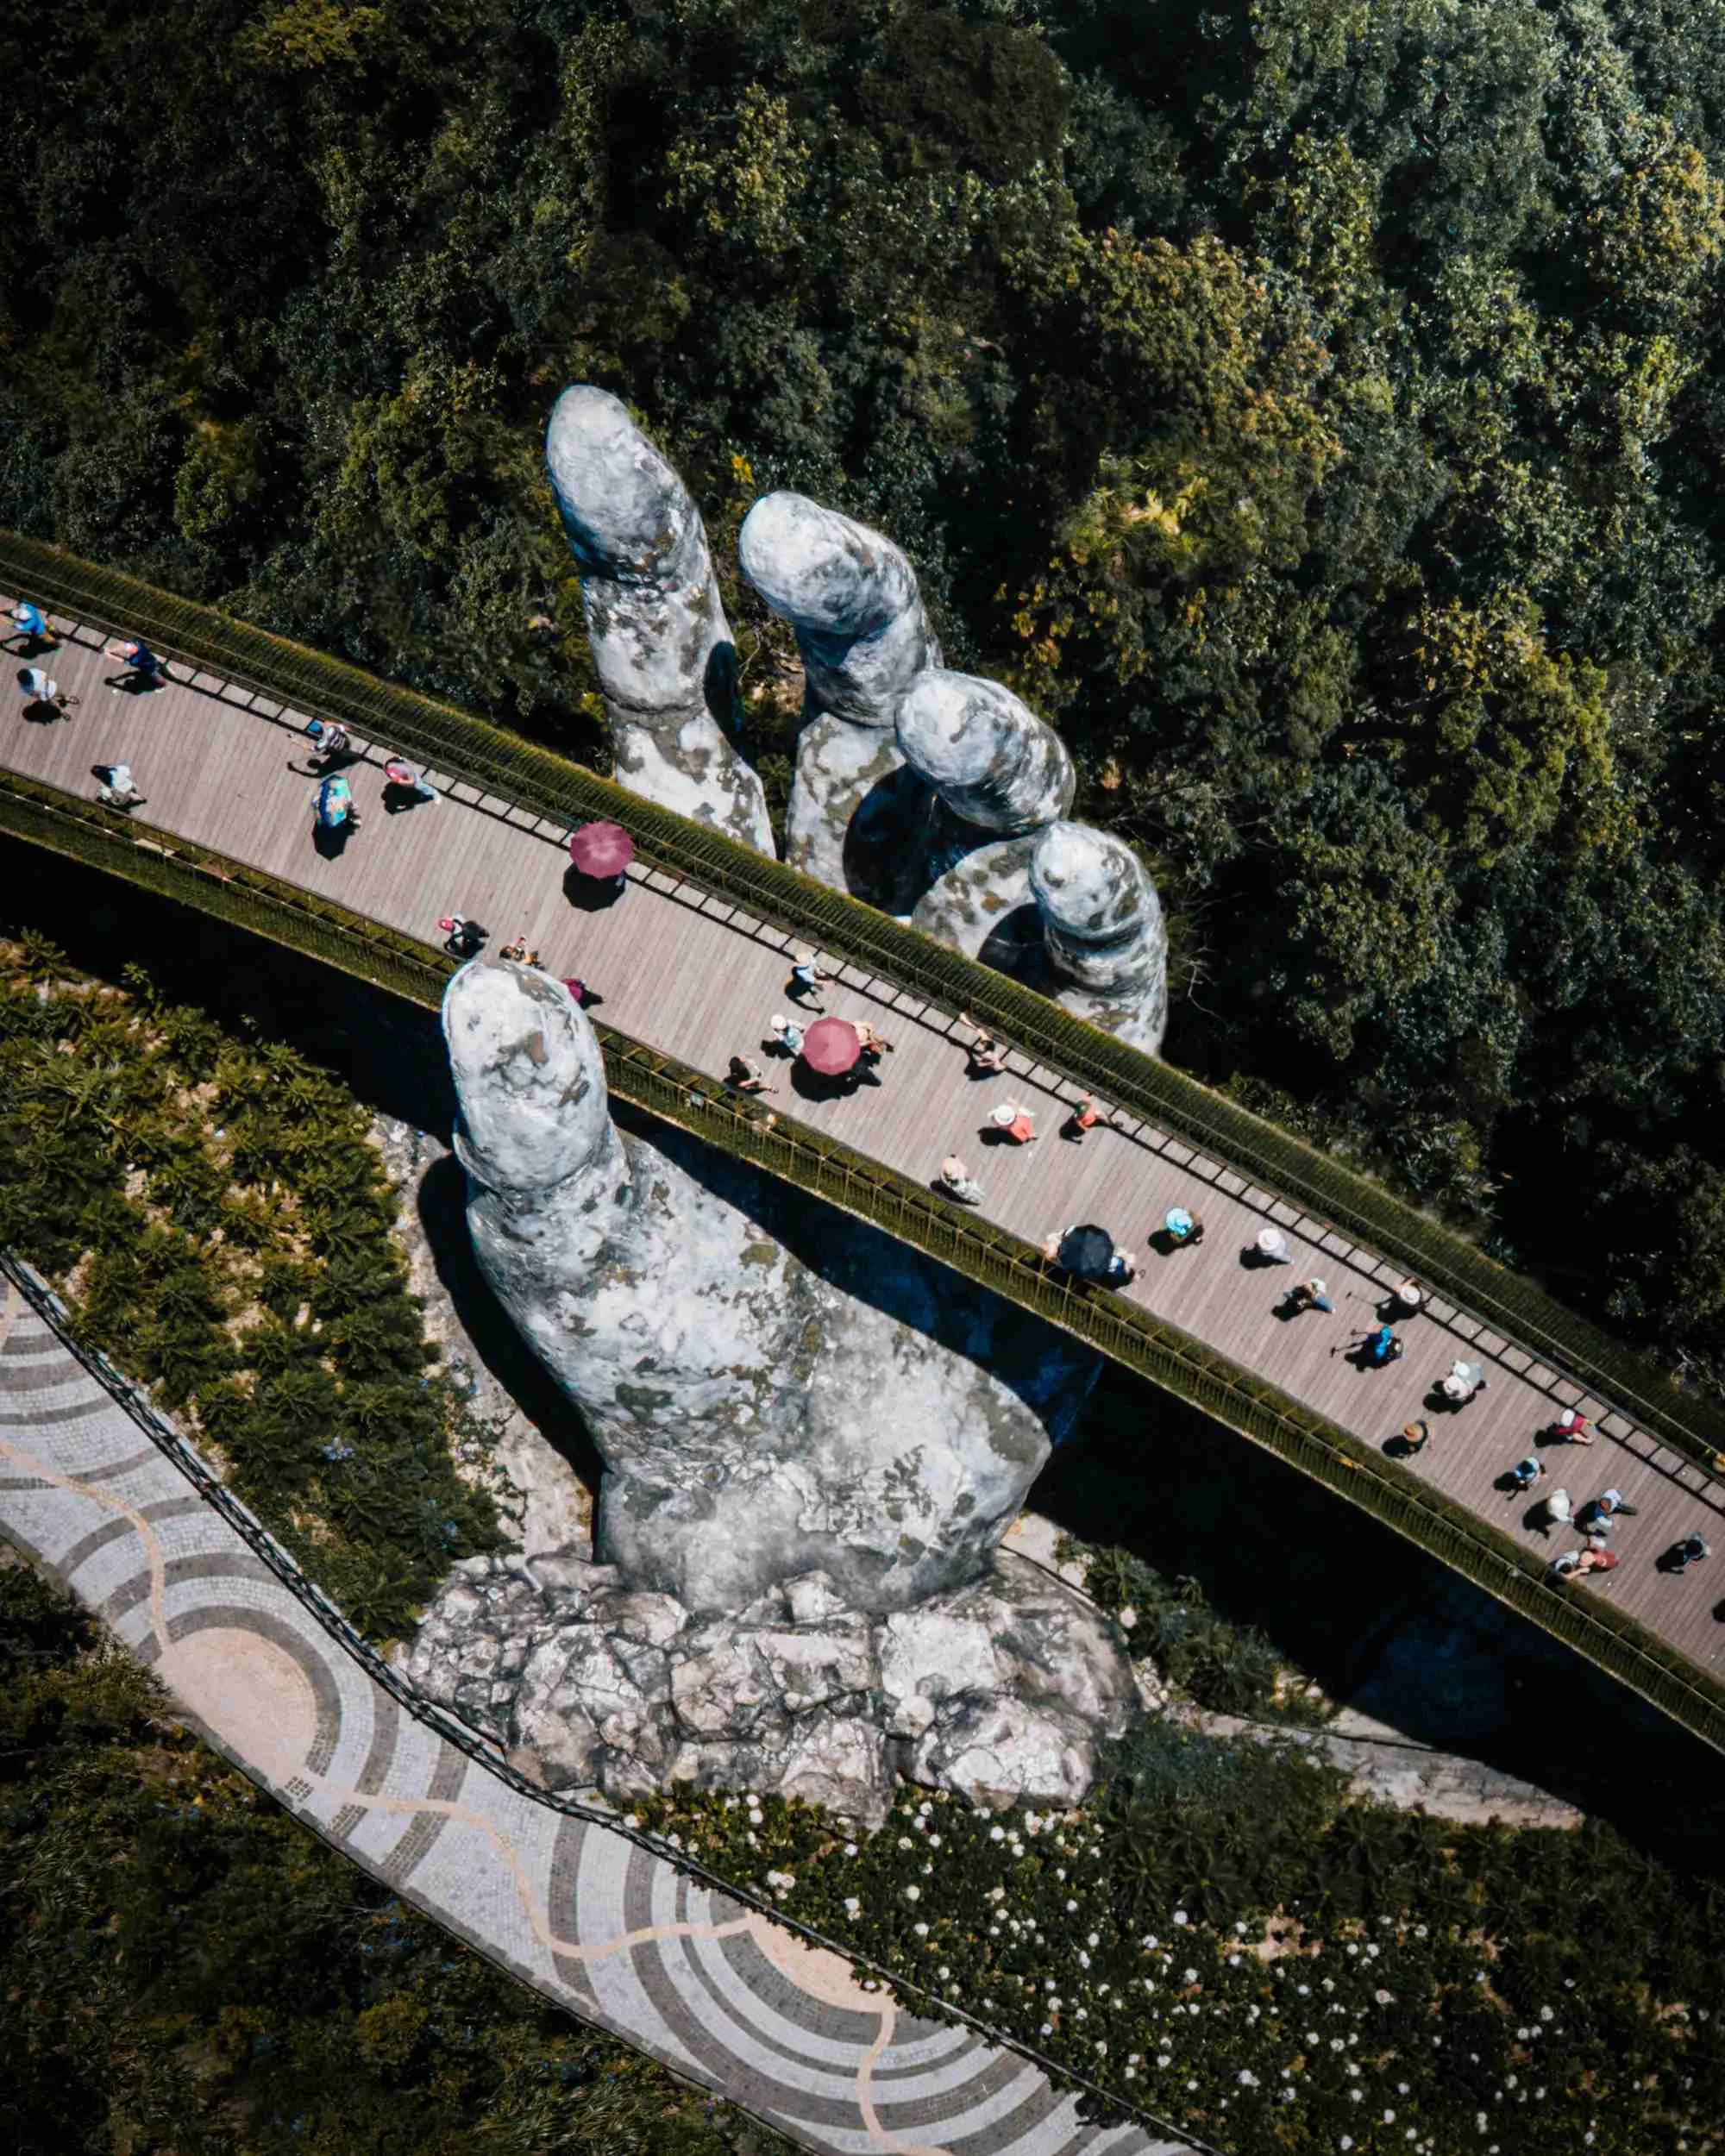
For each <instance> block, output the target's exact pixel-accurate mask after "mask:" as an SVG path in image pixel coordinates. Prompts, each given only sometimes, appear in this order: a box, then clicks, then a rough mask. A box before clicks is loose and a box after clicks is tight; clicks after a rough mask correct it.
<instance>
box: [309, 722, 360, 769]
mask: <svg viewBox="0 0 1725 2156" xmlns="http://www.w3.org/2000/svg"><path fill="white" fill-rule="evenodd" d="M305 733H306V738H307V739H308V740H309V741H310V742H311V753H312V755H313V756H315V757H316V758H317V761H318V768H319V769H320V770H323V771H332V770H333V769H334V768H335V767H336V764H337V763H338V762H339V761H341V760H342V759H343V758H344V757H347V756H348V755H349V752H350V751H351V750H352V749H353V745H354V737H353V736H352V735H351V734H350V733H349V732H348V730H347V728H346V727H345V726H337V725H336V724H335V723H334V721H333V720H330V719H324V718H312V719H308V720H307V721H306V724H305Z"/></svg>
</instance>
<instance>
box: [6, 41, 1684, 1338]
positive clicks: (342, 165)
mask: <svg viewBox="0 0 1725 2156" xmlns="http://www.w3.org/2000/svg"><path fill="white" fill-rule="evenodd" d="M7 12H8V21H7V27H6V28H5V29H4V30H3V31H0V60H3V64H4V71H5V76H6V79H7V81H8V83H9V85H10V86H11V90H12V98H11V111H10V114H9V125H8V128H7V129H6V133H5V139H4V141H3V144H0V185H3V188H4V191H5V194H6V198H7V200H8V202H9V204H11V205H12V208H11V212H10V214H9V216H8V217H7V218H6V219H5V220H4V222H3V225H0V264H3V275H0V288H3V300H0V310H3V311H0V354H3V359H0V520H3V521H5V522H8V523H12V524H14V525H16V526H17V527H20V528H22V529H24V530H30V531H33V532H36V533H40V534H42V535H44V536H51V537H53V538H56V539H58V540H60V541H61V542H64V543H65V544H66V545H68V546H71V547H72V548H77V549H78V550H80V551H82V552H84V553H86V554H88V555H92V556H95V557H97V558H98V559H101V560H104V561H116V562H119V563H122V564H124V565H126V566H129V567H134V568H135V569H138V570H140V571H141V572H143V573H147V574H148V575H151V576H154V577H156V578H158V579H160V580H163V581H165V582H167V583H170V584H172V585H174V586H178V587H180V588H183V589H185V590H188V591H190V592H194V593H196V594H198V596H201V597H204V598H209V599H219V600H221V601H222V602H223V603H224V604H226V605H231V606H233V607H235V608H236V609H238V610H240V611H243V612H245V613H247V614H248V615H250V616H252V617H256V618H258V619H260V620H262V621H265V622H267V623H269V624H272V625H275V626H279V627H282V628H285V629H288V630H292V631H293V632H295V633H297V634H298V635H300V636H304V637H306V638H308V639H310V640H311V641H313V642H318V643H321V644H324V645H326V646H329V647H331V648H334V649H340V650H342V651H345V652H347V653H348V654H350V655H353V656H354V657H356V658H358V659H360V660H361V661H365V662H367V663H368V664H371V665H373V666H375V667H380V668H382V669H384V670H386V671H388V672H390V673H392V674H398V675H401V676H403V677H405V678H409V679H411V680H416V681H417V682H420V683H422V684H423V685H426V686H432V687H435V688H437V689H440V690H442V691H445V692H448V693H453V694H455V695H456V696H458V697H460V698H461V699H464V700H467V701H468V702H470V703H473V704H474V705H479V706H480V707H483V708H485V709H486V710H488V711H494V712H496V713H498V714H499V715H500V716H502V717H504V718H506V719H509V720H510V721H511V722H512V723H515V724H519V725H521V726H524V727H525V728H528V729H530V730H533V731H534V732H536V733H538V734H541V735H543V736H546V737H548V738H550V739H553V740H558V741H561V742H563V743H566V744H568V746H570V747H571V748H573V749H575V750H576V751H577V753H581V754H586V755H593V754H595V753H598V752H599V749H600V748H601V746H602V744H601V743H600V742H599V735H598V729H597V725H596V718H595V714H596V711H597V705H596V700H595V699H594V697H593V693H592V690H593V684H592V678H591V674H590V671H589V670H588V668H587V666H586V660H585V657H584V649H583V644H582V639H581V636H580V609H579V597H578V592H577V591H576V588H575V586H574V580H573V578H572V575H571V573H570V568H569V564H568V560H567V557H566V555H564V554H563V552H562V549H561V542H560V539H559V537H558V536H557V533H556V530H555V522H554V519H553V517H552V515H551V513H550V509H549V499H548V497H547V496H546V494H545V492H544V489H543V483H542V480H541V478H540V475H539V469H538V445H539V439H540V434H541V429H542V427H543V418H544V415H545V413H546V411H547V409H548V407H549V403H550V400H551V398H553V396H554V395H555V392H556V390H557V389H558V388H559V387H560V386H561V385H562V384H563V383H565V382H567V381H568V380H571V379H592V380H596V381H599V382H602V383H604V384H606V385H610V386H612V387H615V388H617V389H618V390H619V391H620V392H623V393H624V395H625V396H627V397H628V398H630V400H631V401H632V403H633V404H634V405H635V407H636V408H637V411H638V412H639V413H640V415H641V417H642V418H643V422H644V423H646V424H647V425H648V426H649V428H650V429H652V430H653V431H654V432H655V435H656V436H658V438H659V439H660V440H661V441H662V442H663V443H664V444H665V446H666V447H667V448H668V450H669V452H670V453H671V454H673V455H674V457H675V458H676V459H677V460H678V461H680V462H681V465H682V467H683V468H684V469H685V471H686V472H687V474H688V476H689V478H690V479H691V481H692V483H693V485H694V486H695V487H696V489H697V492H698V493H699V497H700V498H701V500H702V502H703V504H704V506H705V508H706V513H707V517H708V522H709V524H710V526H711V527H712V530H713V531H714V534H715V537H716V540H717V542H718V548H719V551H720V552H721V554H723V553H724V552H725V550H726V542H727V540H728V536H729V535H730V534H731V532H732V531H733V530H734V528H735V522H736V519H737V517H738V516H739V515H740V513H741V511H742V510H743V507H745V506H746V505H747V502H748V500H749V498H750V497H751V495H752V493H753V492H755V491H756V490H757V489H759V488H762V487H765V486H772V485H787V486H795V487H800V488H803V489H806V490H807V491H810V492H814V493H816V494H818V495H819V496H821V497H822V498H825V499H827V500H830V501H831V502H833V503H834V504H836V505H839V506H841V507H843V508H844V509H845V510H847V511H850V512H851V513H853V514H855V515H858V516H861V517H864V518H866V519H868V520H869V521H871V522H874V523H878V524H879V525H881V527H883V528H884V529H886V530H888V531H890V532H891V533H892V534H893V535H894V536H895V537H897V538H898V539H899V540H900V542H901V543H903V544H904V545H905V546H906V548H908V549H909V550H910V551H911V553H912V554H913V556H914V558H915V560H916V561H917V563H918V565H919V569H920V571H921V573H922V575H923V579H924V581H925V587H926V589H927V591H928V592H929V594H930V596H931V600H932V602H933V604H934V605H935V608H936V611H937V612H938V617H939V622H940V626H941V631H942V634H943V636H944V639H945V641H946V643H947V647H948V650H949V654H950V655H951V656H952V657H953V659H954V660H955V661H956V662H957V663H958V664H961V665H963V664H971V665H977V666H986V667H990V668H994V669H996V670H999V671H1000V672H1003V673H1007V674H1011V676H1012V677H1013V679H1014V680H1016V681H1017V682H1018V683H1019V686H1021V687H1022V688H1023V689H1024V691H1025V693H1026V694H1027V695H1029V696H1030V697H1031V698H1032V700H1033V701H1034V702H1035V703H1036V705H1038V708H1039V709H1041V710H1042V711H1044V713H1046V715H1048V716H1049V717H1050V718H1052V719H1054V720H1055V721H1056V722H1057V724H1059V725H1060V727H1061V728H1062V729H1063V731H1064V733H1065V735H1066V736H1067V738H1068V740H1069V743H1070V744H1071V746H1072V749H1073V750H1074V752H1075V755H1076V757H1077V760H1078V762H1079V766H1080V769H1081V773H1082V789H1083V790H1082V796H1081V807H1082V812H1083V813H1084V814H1086V815H1087V816H1090V817H1092V818H1096V819H1097V820H1100V821H1103V822H1106V823H1107V824H1110V825H1111V826H1113V828H1114V829H1116V830H1120V831H1121V832H1123V833H1124V834H1126V836H1128V837H1131V838H1132V840H1133V841H1134V842H1135V843H1138V844H1139V845H1140V846H1141V847H1142V849H1144V851H1145V857H1146V859H1147V860H1148V861H1149V862H1151V865H1152V867H1153V868H1154V870H1155V872H1156V874H1157V876H1158V878H1159V880H1160V881H1161V883H1162V886H1163V888H1164V895H1165V897H1166V899H1167V901H1168V903H1169V905H1170V910H1171V912H1172V913H1173V914H1174V916H1175V918H1176V924H1177V926H1176V979H1175V984H1174V985H1175V990H1176V1021H1175V1027H1174V1031H1173V1033H1172V1035H1171V1037H1170V1054H1171V1055H1172V1056H1174V1057H1175V1058H1176V1060H1178V1061H1181V1062H1185V1063H1187V1064H1189V1065H1190V1066H1192V1067H1194V1068H1195V1069H1200V1070H1201V1071H1203V1072H1205V1073H1206V1074H1207V1075H1211V1076H1212V1077H1214V1078H1215V1079H1217V1080H1219V1081H1225V1082H1228V1083H1230V1084H1232V1085H1233V1086H1234V1087H1235V1088H1236V1089H1237V1090H1239V1092H1240V1093H1241V1094H1242V1095H1243V1096H1244V1097H1245V1098H1247V1099H1249V1100H1252V1101H1254V1102H1256V1103H1258V1104H1259V1105H1261V1106H1265V1107H1267V1108H1268V1109H1270V1112H1274V1113H1277V1114H1278V1115H1281V1116H1283V1117H1284V1118H1285V1119H1288V1120H1289V1121H1290V1122H1292V1123H1295V1125H1298V1126H1300V1127H1302V1128H1304V1129H1307V1130H1308V1131H1312V1132H1314V1134H1316V1135H1319V1136H1320V1137H1322V1138H1326V1139H1327V1140H1328V1141H1329V1142H1331V1143H1333V1144H1339V1145H1343V1146H1346V1147H1349V1148H1352V1149H1353V1150H1357V1151H1358V1152H1359V1153H1360V1154H1361V1155H1363V1156H1364V1157H1366V1158H1368V1159H1369V1160H1371V1161H1372V1162H1374V1163H1377V1165H1379V1166H1380V1167H1382V1168H1383V1169H1385V1170H1386V1171H1387V1172H1389V1173H1390V1174H1391V1175H1394V1176H1395V1178H1396V1180H1397V1181H1399V1182H1400V1184H1401V1185H1402V1188H1406V1189H1408V1190H1410V1191H1412V1192H1413V1193H1414V1194H1415V1195H1416V1196H1418V1197H1420V1198H1421V1199H1422V1200H1425V1201H1427V1202H1429V1203H1432V1204H1434V1205H1437V1206H1441V1207H1443V1208H1444V1209H1445V1210H1446V1211H1447V1212H1448V1213H1451V1214H1452V1217H1455V1218H1458V1219H1461V1220H1463V1221H1464V1222H1466V1223H1470V1224H1471V1225H1472V1226H1473V1227H1474V1228H1475V1229H1476V1230H1477V1232H1479V1233H1480V1234H1481V1235H1482V1236H1483V1237H1484V1238H1485V1239H1486V1240H1487V1242H1488V1243H1489V1244H1490V1246H1491V1247H1493V1248H1494V1249H1496V1250H1498V1251H1499V1252H1500V1253H1502V1254H1503V1255H1505V1256H1507V1257H1510V1258H1512V1259H1515V1260H1516V1261H1518V1262H1523V1263H1535V1264H1538V1265H1539V1266H1540V1267H1541V1268H1543V1269H1545V1270H1546V1272H1547V1274H1548V1275H1550V1276H1551V1278H1552V1279H1553V1284H1554V1285H1555V1286H1556V1287H1557V1288H1559V1292H1561V1293H1564V1294H1569V1295H1571V1296H1573V1297H1575V1298H1577V1299H1578V1300H1590V1301H1591V1302H1592V1303H1593V1304H1594V1306H1595V1307H1597V1308H1600V1309H1603V1310H1604V1311H1606V1312H1607V1313H1609V1315H1610V1316H1611V1317H1612V1318H1613V1319H1615V1321H1616V1322H1618V1323H1619V1324H1620V1325H1622V1326H1625V1327H1627V1328H1628V1329H1630V1330H1632V1331H1636V1332H1640V1333H1641V1334H1642V1335H1643V1336H1644V1337H1647V1338H1651V1339H1653V1341H1655V1342H1656V1343H1657V1344H1659V1346H1660V1347H1661V1348H1662V1349H1663V1350H1664V1351H1665V1352H1666V1353H1667V1354H1670V1355H1673V1356H1677V1357H1697V1358H1699V1359H1700V1360H1701V1361H1702V1362H1703V1363H1706V1362H1708V1361H1709V1360H1712V1361H1716V1360H1717V1359H1718V1358H1721V1357H1725V1150H1722V1147H1721V1145H1720V1143H1719V1141H1718V1139H1717V1138H1716V1136H1715V1135H1714V1133H1715V1132H1716V1130H1717V1127H1718V1115H1717V1111H1718V1108H1719V1106H1720V1099H1719V1095H1720V1088H1721V1085H1722V1079H1725V1065H1722V1062H1721V1060H1720V1055H1719V1044H1720V1042H1721V1040H1722V1037H1725V936H1722V895H1721V876H1722V870H1725V819H1722V817H1721V813H1720V810H1721V799H1722V781H1725V772H1722V765H1721V749H1720V733H1719V728H1718V725H1717V723H1716V707H1717V705H1718V701H1719V696H1720V625H1721V618H1722V617H1721V593H1722V581H1721V576H1722V562H1725V555H1722V542H1725V511H1722V508H1721V506H1720V505H1719V504H1718V502H1717V501H1716V486H1715V476H1714V475H1715V471H1716V465H1717V461H1718V457H1719V451H1720V446H1721V436H1722V434H1725V360H1722V354H1721V332H1722V319H1725V317H1722V310H1721V301H1720V264H1721V256H1722V251H1725V181H1722V177H1721V175H1722V174H1725V17H1722V16H1721V15H1720V14H1719V12H1718V11H1717V10H1715V9H1697V8H1693V7H1691V6H1686V5H1678V4H1676V0H1372V4H1370V5H1369V4H1367V0H1233V4H1220V5H1216V6H1214V7H1209V8H1204V9H1199V8H1196V7H1194V6H1190V5H1186V4H1180V3H1179V0H968V4H946V5H932V6H931V5H925V4H921V3H920V0H896V3H895V0H367V4H345V3H344V0H285V4H282V5H279V6H278V5H276V4H274V3H273V0H261V4H259V0H181V4H179V5H177V6H175V7H173V8H172V9H158V8H153V7H151V8H147V7H145V6H143V5H141V4H139V0H103V3H102V4H101V5H99V6H98V5H96V4H93V3H92V0H56V4H55V5H53V6H52V7H50V6H48V5H47V4H45V0H19V3H18V4H17V5H16V6H14V7H13V8H11V9H9V10H8V11H7ZM733 597H734V599H735V611H734V615H733V618H734V619H736V620H737V622H738V624H739V628H740V630H741V643H742V646H743V658H744V661H745V674H744V690H745V704H744V709H745V711H747V712H748V713H749V714H750V725H751V728H752V730H753V735H754V738H753V741H752V743H751V744H750V745H751V746H752V747H753V749H755V751H756V753H758V754H759V755H762V758H763V759H764V760H765V762H766V764H767V767H768V769H769V771H772V770H774V769H781V768H782V758H783V753H784V748H785V741H786V716H785V712H784V710H783V708H782V706H783V703H784V698H783V696H782V694H781V693H780V692H781V689H782V679H783V677H782V668H781V667H779V666H778V664H777V662H776V658H777V655H776V654H775V647H774V645H773V642H772V640H771V639H770V637H769V636H767V635H766V634H765V633H764V631H763V629H762V624H761V622H760V618H759V615H758V611H757V610H756V608H755V607H754V605H753V603H752V602H751V601H750V600H749V599H747V598H746V596H745V595H743V594H741V593H734V594H733ZM775 685H777V686H775ZM1554 1193H1561V1197H1560V1198H1555V1197H1554V1196H1553V1194H1554Z"/></svg>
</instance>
